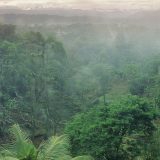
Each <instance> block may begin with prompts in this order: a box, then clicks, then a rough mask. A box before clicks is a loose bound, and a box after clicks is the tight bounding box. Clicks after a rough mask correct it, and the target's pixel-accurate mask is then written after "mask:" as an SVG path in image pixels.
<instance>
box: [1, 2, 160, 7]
mask: <svg viewBox="0 0 160 160" xmlns="http://www.w3.org/2000/svg"><path fill="white" fill-rule="evenodd" d="M0 6H17V7H22V8H23V7H24V6H25V7H28V8H29V7H35V6H41V7H64V8H79V9H92V8H101V9H115V8H119V9H141V8H142V9H159V8H160V0H0Z"/></svg>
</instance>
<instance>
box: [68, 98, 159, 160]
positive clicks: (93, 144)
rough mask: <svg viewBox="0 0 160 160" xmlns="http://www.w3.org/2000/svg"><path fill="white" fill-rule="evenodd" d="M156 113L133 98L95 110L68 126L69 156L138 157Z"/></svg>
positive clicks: (76, 118) (148, 105)
mask: <svg viewBox="0 0 160 160" xmlns="http://www.w3.org/2000/svg"><path fill="white" fill-rule="evenodd" d="M157 116H158V115H157V113H156V110H155V108H154V107H153V105H152V104H151V103H148V102H147V101H146V100H145V99H143V98H138V97H137V96H127V97H123V98H122V99H121V100H120V101H118V102H116V101H114V102H112V103H111V104H109V105H107V106H97V107H95V108H93V109H91V110H90V111H89V112H87V113H82V114H80V115H77V116H75V118H74V119H73V120H72V121H71V122H70V123H68V125H67V127H66V133H67V134H68V135H69V136H70V138H71V143H72V152H73V154H75V155H77V154H82V153H90V154H91V155H92V156H94V157H96V158H97V159H100V160H102V159H109V160H117V159H119V160H121V159H122V160H124V159H126V160H128V159H133V158H135V157H137V156H140V155H141V154H142V152H143V149H144V146H145V145H147V144H148V143H149V139H150V138H151V136H152V134H153V132H154V130H155V126H154V123H153V120H156V117H157Z"/></svg>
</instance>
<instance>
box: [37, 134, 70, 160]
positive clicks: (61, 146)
mask: <svg viewBox="0 0 160 160" xmlns="http://www.w3.org/2000/svg"><path fill="white" fill-rule="evenodd" d="M68 148H69V140H68V138H67V137H66V136H65V135H63V136H59V137H57V136H53V137H51V138H49V140H48V141H46V142H44V143H43V144H42V145H41V148H40V151H39V154H38V160H59V158H60V157H61V158H62V157H65V156H67V155H69V151H68Z"/></svg>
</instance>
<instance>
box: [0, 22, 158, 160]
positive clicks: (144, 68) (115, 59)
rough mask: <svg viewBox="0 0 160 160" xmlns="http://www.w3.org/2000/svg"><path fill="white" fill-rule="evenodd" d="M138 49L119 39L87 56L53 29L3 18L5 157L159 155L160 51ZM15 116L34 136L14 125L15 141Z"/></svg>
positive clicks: (0, 89) (102, 159) (0, 57)
mask: <svg viewBox="0 0 160 160" xmlns="http://www.w3.org/2000/svg"><path fill="white" fill-rule="evenodd" d="M79 48H80V50H81V46H79ZM93 51H94V52H96V49H95V50H94V49H93ZM138 53H139V52H138ZM138 53H137V49H135V50H134V48H133V47H132V44H130V45H129V44H128V43H125V42H122V41H121V40H119V41H118V42H116V44H115V47H113V48H112V51H111V53H108V52H107V53H106V51H105V50H104V51H103V52H101V53H97V55H96V58H93V57H91V56H90V55H89V53H88V55H85V56H86V57H88V58H89V57H90V59H92V61H91V62H90V61H88V60H86V61H82V57H81V58H79V57H80V56H84V55H78V57H76V54H75V55H74V54H73V53H66V51H65V49H64V47H63V45H62V43H61V42H59V41H58V40H57V39H56V38H54V37H47V36H46V35H42V33H40V32H33V31H30V32H26V33H22V32H21V33H20V32H18V31H17V32H16V30H15V26H12V25H0V142H1V146H2V148H1V151H2V152H1V156H2V157H1V159H4V160H12V159H13V160H16V158H17V159H19V160H36V159H38V160H39V159H41V160H43V159H47V160H50V159H51V160H60V159H61V160H63V159H64V160H68V159H73V160H74V159H75V160H79V159H90V157H76V158H71V157H70V156H71V155H72V156H79V155H91V156H92V157H94V158H95V159H97V160H106V159H107V160H118V159H119V160H122V159H123V160H135V159H143V160H153V159H154V160H159V158H160V153H159V146H160V145H159V144H160V131H159V127H160V124H159V123H160V121H159V118H160V117H159V116H160V110H159V109H160V54H159V53H155V54H153V55H147V56H146V55H145V53H144V54H142V55H139V54H138ZM85 56H84V57H85ZM84 57H83V59H85V58H84ZM13 124H19V125H20V126H21V127H22V128H24V129H25V130H26V131H27V132H29V133H30V136H28V135H26V134H25V133H24V132H23V131H21V129H20V127H19V126H18V125H14V126H13V127H12V129H11V132H12V133H13V134H14V141H13V142H12V141H11V139H10V138H9V137H10V136H9V135H10V134H9V133H10V132H9V130H10V129H9V128H10V126H12V125H13ZM60 134H62V135H63V134H67V135H68V137H69V140H70V143H71V147H70V148H69V145H68V144H69V142H68V139H66V137H65V136H60V137H59V136H58V137H57V136H53V135H60ZM52 136H53V137H52ZM49 137H51V138H49ZM29 138H30V139H32V141H33V142H31V141H30V140H29ZM44 140H47V141H46V142H44V143H43V142H42V141H44ZM9 142H11V144H12V145H9V146H8V145H7V146H6V145H3V144H6V143H7V144H8V143H9ZM41 142H42V144H41V145H39V144H40V143H41ZM34 145H35V146H39V147H38V148H36V147H35V146H34ZM69 150H70V151H71V154H70V152H69Z"/></svg>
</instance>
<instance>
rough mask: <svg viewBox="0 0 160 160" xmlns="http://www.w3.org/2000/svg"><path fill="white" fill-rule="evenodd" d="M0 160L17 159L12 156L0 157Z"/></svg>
mask: <svg viewBox="0 0 160 160" xmlns="http://www.w3.org/2000/svg"><path fill="white" fill-rule="evenodd" d="M0 160H19V159H17V158H13V157H0Z"/></svg>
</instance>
